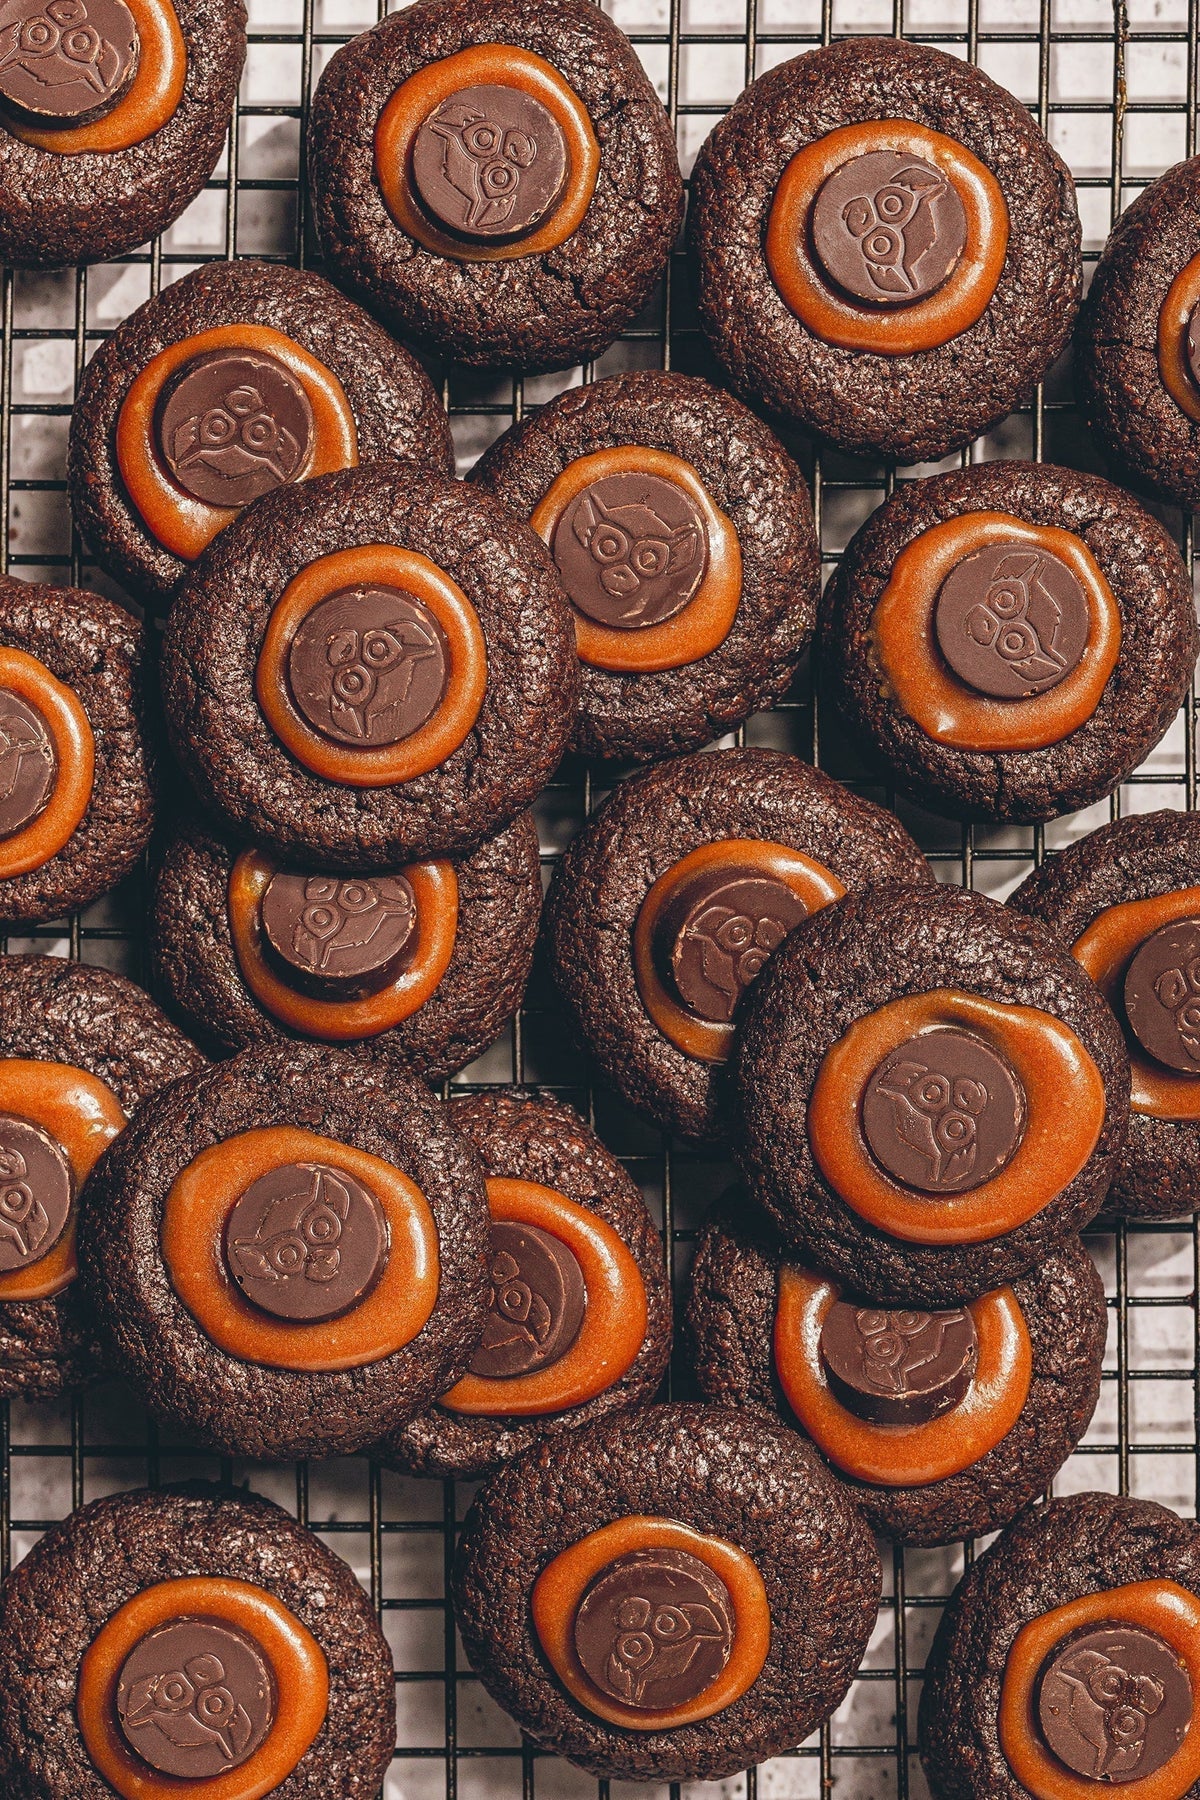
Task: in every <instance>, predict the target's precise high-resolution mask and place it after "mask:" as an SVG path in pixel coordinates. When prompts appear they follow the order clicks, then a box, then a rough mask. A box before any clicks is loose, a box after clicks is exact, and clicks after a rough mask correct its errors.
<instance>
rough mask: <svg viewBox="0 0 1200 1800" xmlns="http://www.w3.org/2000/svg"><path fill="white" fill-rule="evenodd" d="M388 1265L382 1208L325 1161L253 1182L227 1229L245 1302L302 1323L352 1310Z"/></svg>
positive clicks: (288, 1167)
mask: <svg viewBox="0 0 1200 1800" xmlns="http://www.w3.org/2000/svg"><path fill="white" fill-rule="evenodd" d="M387 1259H388V1227H387V1220H386V1218H385V1217H384V1213H383V1208H382V1207H381V1206H380V1204H379V1201H378V1200H377V1199H376V1197H375V1195H374V1194H373V1193H371V1191H370V1189H369V1188H366V1187H364V1186H363V1184H362V1183H361V1182H360V1181H358V1180H356V1179H355V1177H354V1176H353V1175H351V1174H349V1173H348V1171H347V1170H345V1169H334V1168H330V1167H329V1165H328V1164H327V1163H285V1164H284V1165H283V1167H282V1168H278V1169H272V1170H271V1171H270V1173H269V1174H266V1175H260V1176H259V1178H258V1180H257V1181H255V1182H252V1183H251V1185H250V1186H249V1187H248V1188H247V1189H246V1192H245V1193H244V1194H243V1195H242V1197H241V1199H240V1200H239V1201H238V1202H237V1204H236V1205H235V1206H234V1208H233V1210H232V1212H231V1213H230V1214H229V1217H228V1219H227V1220H226V1223H225V1262H226V1266H227V1267H228V1269H229V1272H230V1274H231V1275H232V1276H233V1279H234V1280H235V1281H236V1282H237V1284H238V1286H239V1288H240V1289H241V1290H242V1293H243V1294H244V1295H245V1296H246V1298H247V1300H249V1301H251V1302H252V1303H253V1304H254V1305H255V1306H257V1307H259V1308H260V1309H261V1311H263V1312H266V1313H270V1314H271V1315H272V1317H273V1318H276V1319H292V1320H295V1321H297V1322H298V1323H300V1324H303V1325H309V1324H316V1323H319V1322H320V1321H321V1320H323V1319H334V1318H337V1316H338V1315H339V1314H340V1313H344V1312H348V1311H349V1310H350V1308H351V1307H352V1306H354V1305H355V1304H356V1303H357V1302H358V1301H359V1300H361V1299H363V1298H364V1296H365V1295H366V1294H368V1293H369V1292H370V1290H371V1289H372V1288H373V1287H374V1286H375V1283H376V1282H377V1281H378V1280H379V1277H380V1276H381V1275H382V1273H383V1271H384V1269H385V1267H386V1266H387Z"/></svg>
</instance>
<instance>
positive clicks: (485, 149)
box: [412, 84, 568, 244]
mask: <svg viewBox="0 0 1200 1800" xmlns="http://www.w3.org/2000/svg"><path fill="white" fill-rule="evenodd" d="M567 167H568V163H567V145H566V139H565V138H564V136H563V131H562V127H561V125H560V124H559V123H558V120H557V119H556V118H555V117H554V115H553V113H551V112H550V111H548V109H547V108H546V107H544V106H543V105H542V104H541V102H540V101H539V100H537V99H535V98H534V96H533V95H532V94H527V93H524V92H523V91H522V90H521V89H520V88H515V87H501V86H498V85H495V84H487V85H484V86H479V87H468V88H461V89H460V90H459V91H458V93H456V94H451V95H450V97H449V99H447V100H443V101H442V103H441V105H440V106H438V107H437V108H436V109H435V110H434V111H433V112H431V113H430V115H429V117H428V118H427V119H426V120H425V121H424V123H423V124H422V126H421V128H420V130H419V131H418V132H417V135H416V138H415V140H414V142H413V148H412V179H413V184H414V186H415V188H416V191H417V195H418V197H419V198H420V200H421V203H422V205H423V206H424V207H425V209H426V211H427V212H428V213H429V214H430V215H431V217H432V218H433V219H435V220H436V221H437V223H438V224H439V225H441V226H443V227H444V228H445V229H446V230H447V231H450V232H452V233H453V234H454V235H455V236H456V237H462V238H467V239H468V240H470V241H471V242H474V243H483V244H486V243H490V242H498V241H505V240H511V239H513V238H522V237H527V236H528V235H529V233H530V232H531V231H533V230H534V229H535V228H536V227H537V226H538V225H539V224H540V222H541V221H542V219H543V218H545V216H546V214H547V213H548V212H549V211H550V210H551V209H552V207H553V206H554V205H555V203H556V201H557V200H558V198H559V195H560V194H561V193H562V190H563V185H564V183H565V182H566V179H567Z"/></svg>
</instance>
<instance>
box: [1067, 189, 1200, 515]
mask: <svg viewBox="0 0 1200 1800" xmlns="http://www.w3.org/2000/svg"><path fill="white" fill-rule="evenodd" d="M1198 184H1200V158H1198V157H1192V158H1191V160H1190V161H1188V162H1181V163H1176V164H1175V166H1174V167H1173V168H1170V169H1168V170H1167V171H1166V173H1165V174H1164V175H1160V176H1159V178H1158V180H1157V181H1154V182H1151V184H1150V186H1149V187H1148V188H1145V189H1144V190H1143V191H1142V192H1141V193H1140V194H1139V195H1138V196H1137V198H1136V199H1135V200H1133V201H1132V203H1131V204H1130V205H1129V206H1128V207H1127V208H1126V210H1125V211H1124V212H1123V213H1122V214H1121V217H1120V218H1119V219H1118V220H1117V223H1116V225H1115V226H1114V227H1113V230H1112V235H1111V236H1110V238H1109V240H1108V242H1107V244H1106V245H1105V246H1104V251H1103V254H1102V255H1101V257H1100V260H1099V262H1098V263H1097V264H1096V270H1095V273H1094V275H1093V277H1092V282H1091V286H1090V288H1089V289H1088V296H1087V299H1086V300H1085V302H1084V305H1083V310H1082V311H1081V313H1080V315H1079V329H1078V332H1077V334H1076V341H1075V374H1076V380H1077V383H1078V388H1079V399H1080V405H1081V406H1082V408H1083V411H1084V413H1085V415H1086V417H1087V419H1088V422H1089V424H1090V425H1091V427H1092V429H1093V431H1094V432H1095V434H1096V438H1097V440H1098V442H1099V446H1100V449H1101V451H1102V453H1103V454H1104V455H1105V456H1107V457H1110V458H1111V459H1112V461H1113V462H1114V463H1115V464H1116V466H1117V468H1118V470H1119V471H1120V472H1121V474H1122V475H1123V476H1124V477H1126V478H1127V479H1129V480H1131V481H1132V482H1133V484H1134V485H1135V486H1138V487H1145V488H1148V489H1149V490H1150V492H1151V493H1153V494H1156V495H1158V496H1159V497H1160V498H1162V499H1164V500H1173V501H1175V502H1176V503H1177V504H1178V505H1179V506H1182V507H1184V508H1185V509H1187V508H1191V507H1194V506H1196V505H1197V504H1200V376H1198V371H1200V334H1198V332H1197V329H1196V327H1197V323H1198V322H1200V314H1197V311H1196V308H1197V303H1198V302H1200V251H1198V246H1200V235H1198V233H1200V185H1198Z"/></svg>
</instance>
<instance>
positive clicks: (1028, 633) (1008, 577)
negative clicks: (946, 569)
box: [933, 542, 1091, 700]
mask: <svg viewBox="0 0 1200 1800" xmlns="http://www.w3.org/2000/svg"><path fill="white" fill-rule="evenodd" d="M933 616H934V629H935V631H936V633H937V641H938V647H939V649H940V650H941V652H942V655H943V656H944V657H945V659H946V661H947V662H948V663H949V665H950V667H951V668H952V669H953V671H954V673H955V674H956V675H957V676H958V677H959V678H960V680H962V681H965V682H966V684H967V686H968V687H970V688H973V689H974V690H975V692H976V693H979V694H987V695H990V696H991V697H992V698H994V699H997V700H1025V699H1028V698H1029V697H1030V696H1031V695H1033V694H1045V693H1048V692H1049V691H1050V689H1051V688H1055V687H1057V686H1058V684H1059V682H1060V681H1062V680H1063V679H1064V677H1065V676H1067V675H1069V674H1070V673H1071V670H1072V669H1074V668H1076V667H1077V665H1078V663H1079V660H1080V658H1081V657H1082V655H1083V653H1084V650H1085V649H1086V648H1087V641H1088V633H1089V630H1090V628H1091V620H1090V616H1089V611H1088V602H1087V596H1086V594H1085V593H1084V591H1083V588H1082V587H1081V586H1080V583H1079V581H1078V579H1077V578H1076V576H1075V574H1074V572H1073V571H1072V570H1071V569H1069V568H1068V567H1067V565H1066V563H1065V562H1063V561H1062V559H1061V558H1060V557H1057V556H1055V555H1054V554H1053V552H1052V551H1049V550H1046V549H1044V548H1035V547H1033V546H1032V545H1030V544H1021V543H1017V542H1013V543H1010V544H1003V543H1001V544H989V545H988V546H987V547H986V548H984V549H982V550H977V551H975V552H974V553H973V554H972V555H970V556H965V557H964V558H963V560H962V561H961V562H960V563H959V564H958V565H957V567H956V568H954V569H953V570H952V571H951V573H950V574H949V576H948V577H947V578H946V580H945V581H944V582H943V583H942V586H941V590H940V592H939V594H938V597H937V603H936V605H935V608H934V615H933Z"/></svg>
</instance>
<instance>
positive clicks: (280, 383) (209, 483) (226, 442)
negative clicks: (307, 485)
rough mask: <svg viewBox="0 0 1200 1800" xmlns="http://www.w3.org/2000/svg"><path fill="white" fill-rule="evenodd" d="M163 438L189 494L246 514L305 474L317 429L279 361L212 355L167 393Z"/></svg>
mask: <svg viewBox="0 0 1200 1800" xmlns="http://www.w3.org/2000/svg"><path fill="white" fill-rule="evenodd" d="M157 433H158V449H159V454H160V455H161V457H162V459H163V461H164V462H165V464H166V466H167V469H168V470H169V471H170V473H171V474H172V475H173V476H174V478H175V480H176V481H177V482H178V483H179V485H180V487H181V488H183V489H184V491H185V492H186V493H188V494H191V495H192V496H193V497H194V498H195V499H197V500H203V501H205V502H206V503H207V504H208V505H210V506H247V505H249V503H250V501H251V500H257V499H258V497H259V495H260V494H267V493H270V491H271V489H272V488H277V487H283V486H284V485H285V483H287V482H289V481H295V480H296V478H297V477H298V476H300V475H302V474H303V473H304V470H305V467H306V466H307V463H308V459H309V456H310V455H311V452H312V445H313V437H314V433H315V425H314V422H313V410H312V405H311V403H310V401H309V398H308V395H307V393H306V392H305V390H304V387H303V385H302V384H301V383H300V382H299V381H297V380H296V377H295V376H294V375H293V374H292V372H291V370H290V369H287V368H285V367H284V365H283V363H281V362H280V361H279V360H278V359H277V358H276V357H274V356H264V355H262V354H261V353H259V352H257V351H254V352H251V351H248V350H214V351H211V352H210V353H209V354H207V355H205V356H198V357H196V358H195V359H194V360H193V361H192V362H190V363H188V364H187V365H186V366H185V367H184V369H183V370H182V371H181V373H180V374H179V376H178V377H177V378H176V380H175V381H174V382H173V383H172V384H171V385H170V386H168V387H167V389H166V390H165V393H164V397H163V400H162V403H161V405H160V407H159V410H158V415H157Z"/></svg>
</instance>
